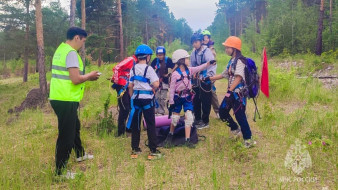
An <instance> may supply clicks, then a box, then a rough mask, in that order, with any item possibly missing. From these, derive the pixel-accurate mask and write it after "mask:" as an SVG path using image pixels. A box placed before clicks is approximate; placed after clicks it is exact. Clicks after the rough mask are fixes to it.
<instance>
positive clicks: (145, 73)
mask: <svg viewBox="0 0 338 190" xmlns="http://www.w3.org/2000/svg"><path fill="white" fill-rule="evenodd" d="M148 67H149V65H147V66H146V69H144V74H143V77H144V78H146V75H147V71H148Z"/></svg>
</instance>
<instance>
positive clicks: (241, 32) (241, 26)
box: [240, 11, 243, 36]
mask: <svg viewBox="0 0 338 190" xmlns="http://www.w3.org/2000/svg"><path fill="white" fill-rule="evenodd" d="M240 28H241V31H240V35H241V36H242V34H243V14H242V11H241V24H240Z"/></svg>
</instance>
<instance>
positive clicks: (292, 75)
mask: <svg viewBox="0 0 338 190" xmlns="http://www.w3.org/2000/svg"><path fill="white" fill-rule="evenodd" d="M218 58H219V62H218V64H219V69H218V73H219V72H220V71H221V68H222V67H223V68H224V66H225V63H226V59H227V57H226V56H225V55H219V57H218ZM255 60H256V61H259V60H260V59H257V58H255ZM279 62H280V60H277V61H273V60H271V61H270V67H269V71H270V85H271V92H270V94H271V97H270V98H269V99H267V98H265V97H264V96H263V95H261V96H260V97H259V102H258V104H259V109H260V112H261V115H262V119H261V120H258V121H257V122H256V123H254V122H252V119H253V111H254V107H253V103H252V101H249V104H248V107H247V114H248V117H249V122H250V125H251V128H252V131H253V135H254V137H255V138H256V140H257V142H258V145H257V147H256V148H252V149H249V150H248V149H245V148H243V146H242V144H241V143H242V142H241V140H239V141H232V140H230V139H229V138H228V136H229V129H228V127H227V126H226V125H225V124H224V123H222V122H220V121H218V120H216V119H212V120H211V127H210V128H209V129H206V130H203V131H201V132H200V134H202V135H205V136H207V139H206V141H205V142H201V143H199V145H198V147H197V148H196V149H195V150H189V149H187V148H174V149H169V150H167V149H162V151H163V152H164V153H165V154H166V157H165V158H164V159H163V160H158V161H154V162H149V161H147V160H146V155H147V152H148V150H147V149H146V147H145V146H144V140H145V139H146V135H145V132H142V137H141V145H142V147H141V148H142V149H143V151H144V154H143V156H142V157H141V158H140V159H138V160H131V159H129V154H130V139H129V138H116V137H113V136H107V135H103V136H102V137H100V136H98V135H97V133H96V126H97V125H96V124H97V123H98V120H97V115H98V113H101V112H102V110H103V108H104V102H105V101H106V99H107V97H108V95H109V93H111V91H110V89H109V86H110V83H109V81H106V80H105V78H107V77H110V75H111V68H112V65H105V66H103V67H101V68H99V70H100V71H101V72H102V73H103V75H102V77H101V78H100V80H99V81H97V82H93V83H87V86H86V94H85V98H84V100H83V101H82V102H81V110H80V117H81V121H82V139H83V142H84V146H85V147H86V150H87V151H89V152H91V153H93V154H94V155H95V159H94V160H93V161H89V162H84V163H81V164H77V163H75V162H74V155H72V157H71V159H70V163H69V167H70V168H72V169H73V170H74V171H77V172H79V173H81V175H80V176H79V177H78V178H77V179H76V180H73V181H65V182H57V181H54V180H53V175H52V171H53V169H54V149H55V142H56V137H57V127H56V126H57V119H56V116H55V115H54V113H53V110H52V109H51V107H50V106H49V105H47V106H46V107H45V108H43V109H38V110H27V111H24V112H23V113H21V114H20V115H18V116H16V115H9V114H7V110H8V109H9V108H13V107H14V106H17V105H19V104H20V103H21V102H22V101H23V99H24V98H25V96H26V93H27V92H28V91H29V89H31V88H36V87H38V75H30V77H29V82H28V83H22V82H21V81H17V80H15V79H13V80H10V79H7V80H6V81H5V82H4V81H0V97H1V98H0V114H1V117H0V138H1V141H0V171H1V172H0V189H322V187H328V188H329V189H335V188H337V187H338V184H337V181H336V179H337V177H336V176H337V166H338V165H337V146H336V144H337V142H338V134H337V121H338V110H337V107H338V105H337V102H338V101H337V100H338V98H337V95H336V94H337V90H336V89H335V90H327V89H325V88H323V87H322V84H321V83H320V82H319V81H317V80H316V79H312V78H304V79H303V78H301V79H299V78H297V77H296V74H297V73H296V71H295V70H290V71H287V70H283V69H280V68H278V67H277V65H278V64H277V63H279ZM94 69H97V68H96V67H95V66H92V67H90V68H88V71H89V70H94ZM47 76H48V77H50V74H48V75H47ZM225 86H226V81H225V80H224V81H220V82H218V83H217V87H218V88H217V89H218V94H219V99H221V98H222V97H223V96H224V93H225V89H226V88H225ZM111 104H112V105H116V99H115V98H114V96H111ZM296 139H300V141H301V142H302V144H304V145H306V146H307V149H308V151H309V152H310V156H311V158H312V167H311V168H308V169H305V171H304V172H303V173H301V175H299V176H297V175H296V174H294V173H293V172H292V171H291V170H289V169H286V168H285V167H284V160H285V156H286V154H287V151H288V150H289V148H290V146H291V144H294V142H295V140H296ZM309 141H311V142H313V144H312V145H308V142H309ZM322 141H325V142H326V143H327V145H326V146H323V145H322ZM286 178H290V180H291V181H289V182H286V181H283V179H286ZM295 179H296V180H297V179H298V180H299V179H305V180H306V179H308V180H309V179H315V180H314V181H304V182H301V181H300V182H297V181H293V180H295Z"/></svg>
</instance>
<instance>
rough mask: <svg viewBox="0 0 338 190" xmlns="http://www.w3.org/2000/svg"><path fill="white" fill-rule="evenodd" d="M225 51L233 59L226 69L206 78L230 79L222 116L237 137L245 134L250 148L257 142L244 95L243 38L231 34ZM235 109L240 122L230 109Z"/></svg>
mask: <svg viewBox="0 0 338 190" xmlns="http://www.w3.org/2000/svg"><path fill="white" fill-rule="evenodd" d="M223 45H224V46H225V52H226V54H228V55H229V56H231V59H230V61H229V63H228V65H227V67H226V70H224V71H223V72H222V74H221V75H217V76H214V77H210V78H209V79H208V78H207V79H206V80H212V81H215V80H219V79H222V78H227V79H228V91H227V93H226V94H225V97H224V99H223V101H222V103H221V106H220V112H219V115H220V118H221V120H222V121H225V122H227V123H228V125H229V127H230V129H231V133H232V135H233V136H234V137H235V138H237V137H238V136H239V135H240V133H241V132H242V134H243V139H244V144H245V147H247V148H250V147H252V146H254V145H255V144H256V142H255V141H253V140H252V134H251V130H250V126H249V123H248V120H247V118H246V114H245V109H246V97H245V96H243V90H244V89H245V88H244V87H245V67H246V61H247V59H246V58H245V57H244V56H243V55H242V53H241V47H242V42H241V39H239V38H238V37H235V36H230V37H229V38H228V39H227V40H226V41H225V42H224V43H223ZM231 109H232V110H233V111H234V114H235V117H236V120H237V122H238V123H239V125H240V129H239V127H238V124H237V123H236V122H235V121H234V120H233V119H232V117H231V116H230V113H229V112H230V110H231Z"/></svg>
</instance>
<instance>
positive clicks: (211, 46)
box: [202, 30, 219, 119]
mask: <svg viewBox="0 0 338 190" xmlns="http://www.w3.org/2000/svg"><path fill="white" fill-rule="evenodd" d="M202 34H203V45H204V46H207V47H208V48H209V49H210V50H211V52H212V54H213V55H214V59H215V60H216V51H215V48H214V41H212V40H211V33H210V32H209V31H208V30H203V32H202ZM211 105H212V108H213V109H214V112H215V114H216V116H217V118H218V119H219V102H218V98H217V94H216V87H215V85H214V84H213V85H212V98H211Z"/></svg>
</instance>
